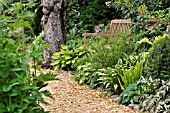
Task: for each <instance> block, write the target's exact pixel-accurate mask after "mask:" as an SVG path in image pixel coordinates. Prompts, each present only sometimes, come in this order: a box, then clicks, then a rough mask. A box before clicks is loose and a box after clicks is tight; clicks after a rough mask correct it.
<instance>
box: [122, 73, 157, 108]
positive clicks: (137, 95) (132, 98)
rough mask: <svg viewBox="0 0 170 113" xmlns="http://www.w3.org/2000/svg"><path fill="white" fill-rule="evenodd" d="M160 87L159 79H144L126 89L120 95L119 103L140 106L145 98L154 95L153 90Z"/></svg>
mask: <svg viewBox="0 0 170 113" xmlns="http://www.w3.org/2000/svg"><path fill="white" fill-rule="evenodd" d="M159 86H160V80H159V79H152V78H151V77H150V78H149V79H146V78H144V77H143V76H142V77H141V79H139V80H138V81H136V82H135V83H133V84H131V85H129V86H128V87H126V89H125V90H124V91H123V92H122V93H121V95H120V100H119V103H121V104H125V105H128V104H134V103H135V104H142V102H143V101H144V100H145V99H146V97H147V96H149V95H152V94H154V92H155V89H157V88H158V87H159Z"/></svg>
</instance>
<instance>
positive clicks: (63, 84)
mask: <svg viewBox="0 0 170 113" xmlns="http://www.w3.org/2000/svg"><path fill="white" fill-rule="evenodd" d="M49 71H51V70H43V72H49ZM52 72H53V73H55V74H58V76H57V78H59V79H60V80H55V81H50V82H49V84H48V85H47V86H46V87H45V88H43V89H42V90H45V89H46V90H48V91H50V93H51V94H52V96H53V97H54V100H52V99H49V98H47V97H44V99H45V101H47V102H49V105H43V104H40V106H41V107H43V108H44V109H45V110H46V111H50V113H135V111H134V110H132V109H131V108H129V107H127V106H123V105H118V104H117V103H115V102H114V101H113V100H112V99H110V98H107V97H104V98H100V94H101V92H99V91H97V90H93V89H91V88H89V87H88V86H87V85H83V86H81V85H79V84H78V83H77V82H76V81H74V79H73V78H72V77H71V74H70V73H68V72H66V71H61V72H60V73H58V72H56V71H52Z"/></svg>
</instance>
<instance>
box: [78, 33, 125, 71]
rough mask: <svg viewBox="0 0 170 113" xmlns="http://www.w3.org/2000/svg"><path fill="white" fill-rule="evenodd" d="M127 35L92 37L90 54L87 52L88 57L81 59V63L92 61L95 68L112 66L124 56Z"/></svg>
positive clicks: (89, 46)
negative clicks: (106, 37) (107, 37)
mask: <svg viewBox="0 0 170 113" xmlns="http://www.w3.org/2000/svg"><path fill="white" fill-rule="evenodd" d="M127 36H128V35H126V34H121V35H117V36H115V37H114V38H113V37H109V40H108V39H105V38H103V37H96V38H95V39H92V41H91V42H90V43H89V45H88V48H89V49H88V51H89V54H87V57H85V58H83V59H80V63H79V65H83V63H85V62H90V63H91V65H92V66H93V68H94V69H102V68H105V67H112V66H113V65H115V64H116V63H117V61H118V59H119V58H123V53H124V52H125V51H126V49H125V47H126V45H127V40H128V38H127ZM81 60H82V61H85V62H82V61H81Z"/></svg>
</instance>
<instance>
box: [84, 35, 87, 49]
mask: <svg viewBox="0 0 170 113" xmlns="http://www.w3.org/2000/svg"><path fill="white" fill-rule="evenodd" d="M86 49H87V45H86V36H84V50H86Z"/></svg>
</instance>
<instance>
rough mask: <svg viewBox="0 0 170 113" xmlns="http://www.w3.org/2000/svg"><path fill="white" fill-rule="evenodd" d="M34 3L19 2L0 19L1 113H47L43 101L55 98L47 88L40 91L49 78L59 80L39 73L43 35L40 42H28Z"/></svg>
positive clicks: (38, 38) (39, 38)
mask: <svg viewBox="0 0 170 113" xmlns="http://www.w3.org/2000/svg"><path fill="white" fill-rule="evenodd" d="M34 5H35V4H34V3H33V2H29V3H23V4H22V1H20V2H15V3H14V4H13V7H12V8H10V7H9V8H8V9H7V10H6V11H4V15H1V16H0V18H1V20H0V23H4V24H0V34H2V35H0V63H1V65H0V85H1V88H0V98H1V99H0V112H1V113H4V112H5V113H23V112H26V113H44V111H43V109H42V108H41V107H40V106H39V103H40V102H41V103H43V104H47V102H45V101H44V99H43V96H47V97H50V98H52V97H51V95H50V93H49V92H48V91H46V90H44V91H40V89H41V88H43V87H45V86H46V85H47V81H49V80H56V78H55V77H56V75H55V74H52V73H47V74H42V73H41V74H40V75H39V76H38V75H37V73H36V69H38V70H40V69H39V66H37V65H36V62H37V61H36V60H39V58H38V55H40V54H42V53H39V52H42V51H39V50H42V46H41V43H42V36H40V37H37V40H36V41H35V43H36V44H34V43H32V44H30V45H29V44H28V43H26V42H27V38H32V35H29V34H27V33H28V32H27V31H26V30H25V28H29V29H31V26H30V23H29V18H31V17H32V16H33V13H32V12H30V11H28V10H27V9H29V8H32V6H34ZM32 59H33V63H34V65H33V67H34V69H33V70H34V71H33V72H30V67H29V65H28V62H29V61H30V60H32Z"/></svg>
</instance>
